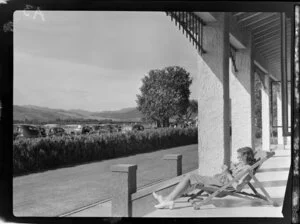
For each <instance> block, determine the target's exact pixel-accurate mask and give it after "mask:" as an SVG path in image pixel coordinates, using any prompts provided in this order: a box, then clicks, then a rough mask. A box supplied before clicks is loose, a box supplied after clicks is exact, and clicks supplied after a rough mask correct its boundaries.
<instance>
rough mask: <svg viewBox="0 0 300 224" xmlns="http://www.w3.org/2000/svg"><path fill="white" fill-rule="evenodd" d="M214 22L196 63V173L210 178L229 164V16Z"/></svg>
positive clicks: (209, 25) (206, 30) (220, 15)
mask: <svg viewBox="0 0 300 224" xmlns="http://www.w3.org/2000/svg"><path fill="white" fill-rule="evenodd" d="M214 15H216V17H217V20H218V21H217V22H211V23H207V24H206V26H204V30H203V48H204V50H205V51H206V53H205V54H203V55H201V57H199V60H198V69H199V74H198V78H197V81H198V86H199V95H198V108H199V109H198V153H199V174H200V175H214V174H216V173H217V172H220V167H221V165H222V164H224V163H226V164H228V163H229V161H230V126H229V122H230V119H229V118H230V117H229V13H215V14H214Z"/></svg>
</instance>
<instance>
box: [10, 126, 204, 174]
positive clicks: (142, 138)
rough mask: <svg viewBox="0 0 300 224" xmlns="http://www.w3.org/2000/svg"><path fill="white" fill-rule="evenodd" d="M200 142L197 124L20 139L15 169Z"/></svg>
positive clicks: (34, 169) (16, 143) (15, 148)
mask: <svg viewBox="0 0 300 224" xmlns="http://www.w3.org/2000/svg"><path fill="white" fill-rule="evenodd" d="M197 142H198V131H197V128H185V129H180V128H161V129H153V130H145V131H142V132H127V133H112V134H110V133H107V134H103V135H97V134H93V135H81V136H62V137H61V136H57V137H44V138H35V139H18V140H15V141H14V143H13V173H14V175H20V174H24V173H31V172H37V171H42V170H46V169H53V168H58V167H63V166H69V165H75V164H80V163H86V162H91V161H99V160H103V159H109V158H117V157H120V156H128V155H133V154H136V153H145V152H150V151H155V150H160V149H166V148H171V147H176V146H182V145H189V144H196V143H197Z"/></svg>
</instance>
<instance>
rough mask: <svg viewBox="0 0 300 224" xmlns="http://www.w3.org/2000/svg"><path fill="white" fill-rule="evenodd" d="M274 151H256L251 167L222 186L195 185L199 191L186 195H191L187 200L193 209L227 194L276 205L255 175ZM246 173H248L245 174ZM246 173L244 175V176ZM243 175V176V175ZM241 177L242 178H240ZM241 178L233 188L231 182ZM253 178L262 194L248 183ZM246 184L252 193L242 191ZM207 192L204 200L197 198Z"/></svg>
mask: <svg viewBox="0 0 300 224" xmlns="http://www.w3.org/2000/svg"><path fill="white" fill-rule="evenodd" d="M274 154H275V153H274V152H264V151H257V152H256V153H255V158H256V160H257V162H256V163H255V164H253V165H252V166H251V167H249V168H248V169H246V170H245V171H243V172H241V173H240V174H239V175H237V176H236V177H234V178H233V179H232V180H231V181H230V182H229V183H228V184H226V185H224V186H217V185H206V186H205V185H204V186H196V188H197V189H200V191H199V192H198V193H196V194H193V195H186V196H191V197H190V198H189V199H188V201H192V205H193V207H194V209H195V210H197V209H200V207H201V206H202V205H205V204H207V203H208V202H210V201H211V200H212V199H213V198H214V197H218V198H222V197H225V196H227V195H231V196H235V197H239V198H245V199H250V200H256V201H263V202H267V203H268V204H271V205H273V206H278V205H277V203H275V202H274V201H273V200H272V199H271V197H270V195H269V194H268V192H267V191H266V189H265V188H264V187H263V185H262V184H261V183H260V182H259V180H258V179H257V178H256V177H255V174H256V172H257V170H258V169H259V168H260V166H261V165H262V164H263V163H264V162H265V161H266V160H267V159H269V158H271V157H272V156H273V155H274ZM247 174H248V175H247ZM245 175H246V176H245ZM244 176H245V177H244ZM243 177H244V178H243ZM242 178H243V179H242ZM241 179H242V183H241V184H240V185H239V189H238V190H237V189H235V188H234V187H232V184H233V183H234V182H236V181H239V180H241ZM251 180H253V181H254V182H255V184H256V185H257V186H258V187H259V188H260V190H261V191H262V192H263V194H264V195H262V194H260V193H258V192H257V191H256V189H255V188H254V186H253V185H252V184H251V183H250V181H251ZM246 185H248V186H249V187H250V189H251V190H252V191H253V194H251V193H247V192H244V191H242V190H243V188H244V187H245V186H246ZM204 192H206V193H208V197H207V198H206V199H205V200H203V199H202V200H201V201H199V200H197V197H198V196H205V195H202V193H204ZM194 199H196V200H194Z"/></svg>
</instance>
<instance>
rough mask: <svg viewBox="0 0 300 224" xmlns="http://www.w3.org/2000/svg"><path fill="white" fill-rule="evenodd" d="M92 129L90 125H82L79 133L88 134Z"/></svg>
mask: <svg viewBox="0 0 300 224" xmlns="http://www.w3.org/2000/svg"><path fill="white" fill-rule="evenodd" d="M92 131H93V128H92V127H90V126H87V125H86V126H83V127H82V130H81V134H89V133H91V132H92Z"/></svg>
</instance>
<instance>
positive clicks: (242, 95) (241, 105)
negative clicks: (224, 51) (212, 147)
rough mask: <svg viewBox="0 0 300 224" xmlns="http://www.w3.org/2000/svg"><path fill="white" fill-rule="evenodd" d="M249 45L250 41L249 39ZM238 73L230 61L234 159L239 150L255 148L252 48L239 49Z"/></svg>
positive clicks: (237, 57) (232, 152) (237, 53)
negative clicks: (246, 147) (253, 139)
mask: <svg viewBox="0 0 300 224" xmlns="http://www.w3.org/2000/svg"><path fill="white" fill-rule="evenodd" d="M249 43H250V44H251V42H250V39H249ZM236 67H237V70H238V71H237V72H235V71H234V70H233V67H232V60H230V67H229V74H230V76H229V78H230V98H231V111H232V113H231V121H232V137H231V138H232V148H231V155H232V159H233V160H234V159H236V157H237V149H238V148H241V147H245V146H248V147H253V145H252V143H253V141H252V138H254V133H252V131H253V130H254V129H253V127H252V125H254V122H252V116H253V114H252V113H253V109H254V108H252V107H253V106H254V105H253V104H252V98H251V94H254V91H253V90H252V85H254V83H253V79H252V77H251V75H252V62H251V47H250V46H248V48H246V49H243V50H242V49H239V50H238V51H237V52H236Z"/></svg>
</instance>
